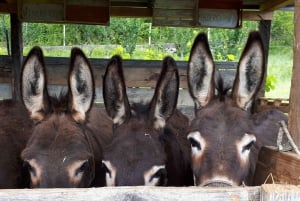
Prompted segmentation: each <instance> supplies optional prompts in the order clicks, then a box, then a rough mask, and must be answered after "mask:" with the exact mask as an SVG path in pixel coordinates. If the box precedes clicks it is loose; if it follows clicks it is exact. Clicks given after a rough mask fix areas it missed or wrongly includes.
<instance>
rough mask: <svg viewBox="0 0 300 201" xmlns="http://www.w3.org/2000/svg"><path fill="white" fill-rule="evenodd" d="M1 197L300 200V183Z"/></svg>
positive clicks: (6, 194)
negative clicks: (299, 184)
mask: <svg viewBox="0 0 300 201" xmlns="http://www.w3.org/2000/svg"><path fill="white" fill-rule="evenodd" d="M0 198H1V200H13V201H21V200H22V201H33V200H39V201H50V200H51V201H52V200H62V201H75V200H76V201H81V200H82V201H86V200H89V201H96V200H97V201H101V200H103V201H109V200H118V201H125V200H126V201H129V200H130V201H146V200H151V201H165V200H172V201H196V200H206V201H284V200H287V201H299V200H300V187H299V186H292V185H278V184H264V185H262V186H256V187H231V188H207V187H206V188H201V187H147V186H135V187H102V188H86V189H84V188H81V189H80V188H78V189H74V188H73V189H63V188H62V189H18V190H14V189H6V190H0Z"/></svg>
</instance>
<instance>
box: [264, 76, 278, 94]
mask: <svg viewBox="0 0 300 201" xmlns="http://www.w3.org/2000/svg"><path fill="white" fill-rule="evenodd" d="M276 83H277V79H276V77H275V76H273V75H268V76H267V78H266V85H265V90H266V92H269V91H271V90H274V89H275V85H276Z"/></svg>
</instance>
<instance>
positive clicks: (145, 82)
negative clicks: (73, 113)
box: [0, 56, 237, 88]
mask: <svg viewBox="0 0 300 201" xmlns="http://www.w3.org/2000/svg"><path fill="white" fill-rule="evenodd" d="M45 63H46V68H47V74H48V83H49V84H51V85H66V84H67V75H68V66H69V58H55V57H46V58H45ZM90 63H91V65H92V67H93V70H94V76H95V80H96V86H98V87H99V86H102V76H103V75H104V72H105V68H106V65H107V63H108V59H90ZM176 63H177V67H178V69H179V76H180V87H181V88H187V70H186V69H187V62H186V61H177V62H176ZM236 64H237V63H235V62H216V67H217V69H222V72H221V73H222V74H224V76H227V77H225V78H224V80H225V81H226V80H228V81H229V82H232V80H233V77H234V74H235V69H236ZM11 66H12V62H11V58H10V57H7V56H1V57H0V83H9V82H10V79H11V77H10V75H11ZM161 66H162V61H157V60H156V61H154V60H148V61H147V60H124V61H123V67H124V74H125V79H126V84H127V86H128V87H155V85H156V82H157V79H158V77H159V74H160V71H161ZM227 70H228V71H227ZM223 71H224V72H223Z"/></svg>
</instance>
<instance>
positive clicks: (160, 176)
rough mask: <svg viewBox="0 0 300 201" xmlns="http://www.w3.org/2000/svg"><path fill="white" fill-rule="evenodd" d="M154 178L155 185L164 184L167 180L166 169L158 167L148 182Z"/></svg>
mask: <svg viewBox="0 0 300 201" xmlns="http://www.w3.org/2000/svg"><path fill="white" fill-rule="evenodd" d="M154 180H156V182H155V183H156V186H164V185H165V184H166V180H167V171H166V169H165V168H161V169H159V170H158V171H157V172H156V173H155V174H154V175H152V176H151V178H150V181H149V182H150V183H151V182H152V181H154Z"/></svg>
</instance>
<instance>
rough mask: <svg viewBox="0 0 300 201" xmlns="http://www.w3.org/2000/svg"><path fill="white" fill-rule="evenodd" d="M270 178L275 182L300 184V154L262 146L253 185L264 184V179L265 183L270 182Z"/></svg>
mask: <svg viewBox="0 0 300 201" xmlns="http://www.w3.org/2000/svg"><path fill="white" fill-rule="evenodd" d="M268 177H269V178H268ZM267 178H268V179H267ZM272 178H273V180H274V182H275V184H295V185H298V184H300V156H298V155H296V154H295V153H292V152H278V151H277V150H276V149H275V148H271V147H263V148H262V149H261V151H260V153H259V157H258V161H257V165H256V171H255V175H254V182H255V183H254V185H261V184H264V183H265V181H266V180H267V181H266V183H272ZM299 199H300V197H299Z"/></svg>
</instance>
